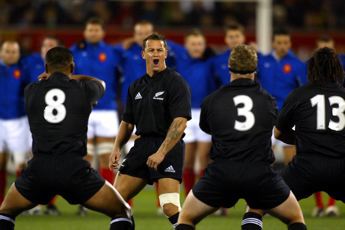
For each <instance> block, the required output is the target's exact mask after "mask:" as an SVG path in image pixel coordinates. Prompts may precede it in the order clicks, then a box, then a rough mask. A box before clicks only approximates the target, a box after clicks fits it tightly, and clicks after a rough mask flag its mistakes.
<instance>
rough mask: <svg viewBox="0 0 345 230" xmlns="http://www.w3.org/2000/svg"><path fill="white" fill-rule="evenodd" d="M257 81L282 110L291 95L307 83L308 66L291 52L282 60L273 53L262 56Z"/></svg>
mask: <svg viewBox="0 0 345 230" xmlns="http://www.w3.org/2000/svg"><path fill="white" fill-rule="evenodd" d="M257 79H258V81H259V82H260V84H261V86H262V87H263V88H264V89H265V90H267V91H268V92H269V93H270V94H271V95H272V96H273V97H274V98H275V99H276V101H277V106H278V109H279V110H280V109H281V108H282V107H283V103H284V101H285V99H286V98H287V96H288V95H289V93H290V92H291V91H292V90H294V89H296V88H298V87H300V86H302V85H304V84H305V83H306V82H307V71H306V65H305V64H304V63H303V62H302V61H301V60H299V59H298V58H297V57H296V56H295V55H294V54H293V53H292V52H291V51H289V53H288V54H287V55H285V56H284V57H283V58H282V59H280V60H277V59H276V57H275V56H274V54H273V53H271V54H268V55H261V56H260V58H259V64H258V69H257Z"/></svg>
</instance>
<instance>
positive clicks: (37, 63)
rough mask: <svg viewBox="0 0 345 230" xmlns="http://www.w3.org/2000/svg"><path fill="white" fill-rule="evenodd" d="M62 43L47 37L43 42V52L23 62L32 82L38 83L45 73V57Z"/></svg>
mask: <svg viewBox="0 0 345 230" xmlns="http://www.w3.org/2000/svg"><path fill="white" fill-rule="evenodd" d="M59 45H61V44H60V41H59V40H58V39H57V38H56V37H53V36H47V37H45V38H44V39H43V40H42V45H41V50H40V52H39V53H38V52H37V53H33V54H31V55H29V56H28V57H26V58H25V59H24V60H23V62H24V65H25V68H26V71H27V74H28V75H29V77H30V80H31V81H37V78H38V76H39V75H40V74H42V73H43V72H44V57H45V56H46V53H47V52H48V50H50V49H51V48H54V47H56V46H59Z"/></svg>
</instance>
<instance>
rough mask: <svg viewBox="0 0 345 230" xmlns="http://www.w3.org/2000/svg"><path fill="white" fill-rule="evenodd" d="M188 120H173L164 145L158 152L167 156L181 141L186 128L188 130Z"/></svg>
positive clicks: (179, 118)
mask: <svg viewBox="0 0 345 230" xmlns="http://www.w3.org/2000/svg"><path fill="white" fill-rule="evenodd" d="M186 123H187V119H186V118H182V117H178V118H175V119H174V120H173V122H172V123H171V125H170V128H169V130H168V133H167V136H166V138H165V139H164V141H163V143H162V144H161V146H160V147H159V149H158V151H161V152H162V153H163V154H164V155H166V154H167V153H168V152H169V151H170V150H171V149H172V148H173V147H174V146H175V145H176V143H177V142H178V141H179V140H180V138H181V136H182V134H183V132H184V130H185V128H186Z"/></svg>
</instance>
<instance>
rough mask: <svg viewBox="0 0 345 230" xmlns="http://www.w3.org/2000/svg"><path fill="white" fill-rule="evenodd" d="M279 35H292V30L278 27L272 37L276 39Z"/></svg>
mask: <svg viewBox="0 0 345 230" xmlns="http://www.w3.org/2000/svg"><path fill="white" fill-rule="evenodd" d="M279 35H285V36H290V32H289V30H288V29H286V28H284V27H281V28H277V29H275V30H274V31H273V36H272V38H273V39H274V37H275V36H279Z"/></svg>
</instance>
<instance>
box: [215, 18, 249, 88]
mask: <svg viewBox="0 0 345 230" xmlns="http://www.w3.org/2000/svg"><path fill="white" fill-rule="evenodd" d="M245 40H246V38H245V35H244V28H243V26H242V25H240V24H231V25H229V26H227V27H226V29H225V37H224V42H225V44H226V45H227V47H228V49H227V50H226V51H225V52H223V53H221V54H219V55H217V56H215V57H214V58H213V60H212V67H213V71H214V72H215V75H216V77H217V80H218V83H220V84H221V85H226V84H228V83H229V70H228V59H229V56H230V54H231V50H232V49H233V48H235V47H236V46H238V45H241V44H244V42H245ZM230 77H231V76H230Z"/></svg>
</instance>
